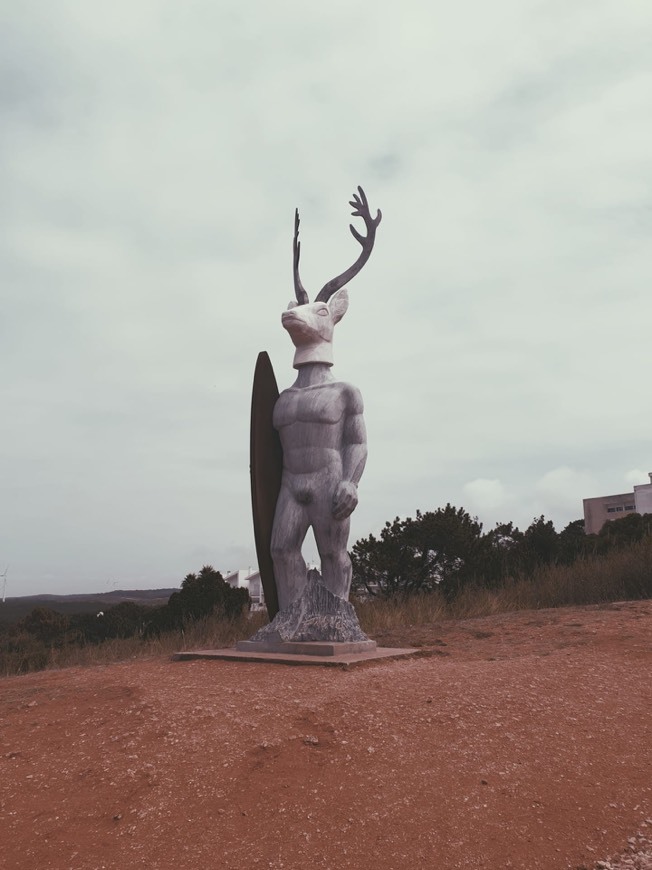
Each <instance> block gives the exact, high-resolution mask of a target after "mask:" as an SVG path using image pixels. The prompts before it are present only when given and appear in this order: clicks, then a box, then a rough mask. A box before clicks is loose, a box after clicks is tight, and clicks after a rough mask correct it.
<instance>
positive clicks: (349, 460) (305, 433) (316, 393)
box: [271, 187, 382, 610]
mask: <svg viewBox="0 0 652 870" xmlns="http://www.w3.org/2000/svg"><path fill="white" fill-rule="evenodd" d="M350 204H351V205H352V206H353V215H354V216H356V217H361V218H362V219H363V221H364V223H365V225H366V228H367V235H366V236H363V235H362V234H361V233H359V232H358V231H357V230H356V229H355V227H354V226H351V227H350V229H351V232H352V234H353V236H354V238H355V239H356V240H357V241H358V242H359V243H360V245H361V246H362V251H361V253H360V256H359V257H358V259H357V260H356V261H355V263H354V264H353V265H352V266H350V267H349V268H348V269H347V270H346V271H345V272H343V273H342V274H341V275H339V276H338V277H337V278H333V280H331V281H329V282H328V283H327V284H325V285H324V287H322V289H321V290H320V291H319V293H318V294H317V297H316V299H315V301H314V302H312V303H311V302H310V300H309V298H308V294H307V293H306V291H305V289H304V287H303V285H302V283H301V278H300V277H299V256H300V242H299V213H298V211H297V212H296V213H295V221H294V247H293V252H294V289H295V293H296V298H297V301H296V302H294V301H293V302H291V303H290V305H289V306H288V310H287V311H284V312H283V314H282V316H281V322H282V325H283V327H284V328H285V329H286V330H287V331H288V333H289V334H290V338H291V339H292V342H293V343H294V345H295V347H296V351H295V355H294V367H295V368H296V369H297V370H298V375H297V379H296V381H295V382H294V384H293V385H292V386H291V387H290V388H289V389H287V390H284V391H283V392H282V393H281V395H280V396H279V398H278V401H277V402H276V405H275V407H274V416H273V422H274V427H275V428H276V429H277V431H278V433H279V435H280V439H281V445H282V448H283V477H282V483H281V490H280V494H279V497H278V501H277V503H276V512H275V515H274V525H273V529H272V547H271V550H272V559H273V562H274V574H275V577H276V586H277V590H278V600H279V602H278V603H279V607H280V609H281V610H285V609H287V608H288V607H289V606H290V605H291V604H292V602H293V601H295V599H297V598H298V596H299V595H300V594H301V591H302V589H303V587H304V586H305V583H306V564H305V562H304V560H303V557H302V555H301V545H302V544H303V541H304V538H305V536H306V534H307V531H308V529H309V528H310V527H312V529H313V533H314V536H315V541H316V543H317V549H318V551H319V555H320V557H321V567H322V583H323V585H324V586H326V588H327V589H329V590H330V591H331V592H332V593H333V594H335V595H337V596H338V597H339V598H342V599H344V600H347V599H348V596H349V590H350V586H351V561H350V559H349V556H348V553H347V542H348V537H349V522H350V521H349V517H350V515H351V513H352V512H353V510H354V509H355V507H356V505H357V503H358V495H357V486H358V482H359V480H360V478H361V476H362V472H363V470H364V466H365V461H366V458H367V444H366V434H365V427H364V420H363V417H362V412H363V404H362V397H361V395H360V391H359V390H358V389H357V388H356V387H353V386H351V385H350V384H346V383H342V382H341V381H337V380H335V378H334V377H333V374H332V372H331V366H332V365H333V351H332V341H333V329H334V327H335V324H336V323H337V322H338V321H339V320H341V318H342V317H343V316H344V314H345V312H346V310H347V307H348V296H347V291H346V289H345V284H347V283H348V282H349V281H350V280H351V278H353V277H354V276H355V275H357V273H358V272H359V271H360V269H362V267H363V266H364V264H365V263H366V262H367V260H368V259H369V256H370V254H371V251H372V249H373V245H374V239H375V235H376V228H377V227H378V224H379V223H380V221H381V217H382V215H381V213H380V211H378V212H377V214H376V217H375V218H374V217H372V216H371V213H370V211H369V205H368V203H367V197H366V196H365V193H364V191H363V190H362V188H361V187H359V188H358V193H357V194H353V200H352V201H351V203H350Z"/></svg>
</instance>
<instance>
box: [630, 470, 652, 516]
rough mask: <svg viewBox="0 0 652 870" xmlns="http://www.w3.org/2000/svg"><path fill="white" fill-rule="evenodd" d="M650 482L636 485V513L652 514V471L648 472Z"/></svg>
mask: <svg viewBox="0 0 652 870" xmlns="http://www.w3.org/2000/svg"><path fill="white" fill-rule="evenodd" d="M648 477H649V478H650V482H649V483H642V484H640V486H635V487H634V500H635V502H636V513H639V514H652V471H650V472H648Z"/></svg>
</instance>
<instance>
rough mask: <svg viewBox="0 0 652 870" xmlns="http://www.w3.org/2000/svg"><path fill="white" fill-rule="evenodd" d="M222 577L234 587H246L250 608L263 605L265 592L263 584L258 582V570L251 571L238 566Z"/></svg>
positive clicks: (259, 607)
mask: <svg viewBox="0 0 652 870" xmlns="http://www.w3.org/2000/svg"><path fill="white" fill-rule="evenodd" d="M224 579H225V580H226V582H227V583H228V584H229V586H233V587H234V589H247V590H248V592H249V597H250V598H251V603H252V610H260V609H261V608H262V607H264V606H265V594H264V592H263V584H262V583H261V582H260V572H258V571H252V570H251V568H240V569H239V570H238V571H232V572H231V573H230V574H226V575H225V577H224Z"/></svg>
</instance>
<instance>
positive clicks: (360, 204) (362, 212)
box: [295, 187, 382, 302]
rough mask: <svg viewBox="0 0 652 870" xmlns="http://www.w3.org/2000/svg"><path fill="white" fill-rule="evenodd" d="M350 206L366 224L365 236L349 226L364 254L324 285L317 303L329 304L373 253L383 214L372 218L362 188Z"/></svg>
mask: <svg viewBox="0 0 652 870" xmlns="http://www.w3.org/2000/svg"><path fill="white" fill-rule="evenodd" d="M349 205H352V206H353V211H352V212H351V214H352V215H354V216H355V217H361V218H362V220H363V221H364V222H365V226H366V227H367V235H366V236H363V235H362V234H361V233H359V232H358V231H357V230H356V228H355V227H354V226H353V224H350V225H349V229H350V230H351V233H352V234H353V238H354V239H356V240H357V241H358V242H360V244H361V245H362V252H361V253H360V256H359V257H358V259H357V260H356V261H355V263H354V264H353V265H352V266H349V268H348V269H347V270H346V272H342V274H341V275H338V276H337V278H333V279H332V280H331V281H329V282H328V283H327V284H324V286H323V287H322V288H321V290H320V291H319V294H318V295H317V298H316V299H315V302H328V300H329V299H330V298H331V296H332V295H333V293H335V292H336V291H337V290H339V289H340V287H344V285H345V284H348V282H349V281H350V280H351V278H353V277H354V276H355V275H357V274H358V272H359V271H360V269H362V267H363V266H364V264H365V263H366V262H367V260H368V259H369V257H370V255H371V252H372V250H373V247H374V240H375V238H376V227H377V226H378V224H379V223H380V221H381V219H382V214H381V211H380V209H378V212H377V214H376V217H375V218H372V217H371V213H370V211H369V203H368V202H367V197H366V195H365V192H364V190H363V189H362V188H361V187H358V193H354V194H353V199H352V200H351V202H350V203H349ZM297 221H298V217H297ZM297 226H298V224H297ZM295 244H296V236H295ZM295 250H296V248H295ZM295 262H297V263H298V254H296V253H295ZM295 281H296V279H295ZM304 292H305V291H304Z"/></svg>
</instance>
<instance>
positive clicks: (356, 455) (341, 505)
mask: <svg viewBox="0 0 652 870" xmlns="http://www.w3.org/2000/svg"><path fill="white" fill-rule="evenodd" d="M363 411H364V406H363V403H362V396H361V395H360V392H359V390H357V389H356V388H355V387H347V390H346V411H345V416H344V421H343V429H342V447H341V459H342V480H341V481H340V483H339V484H338V486H337V487H336V488H335V493H334V495H333V517H334V519H336V520H343V519H346V517H348V516H350V514H352V513H353V511H354V510H355V508H356V506H357V504H358V483H359V482H360V478H361V477H362V472H363V471H364V467H365V462H366V461H367V433H366V430H365V425H364V417H363V416H362V414H363Z"/></svg>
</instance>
